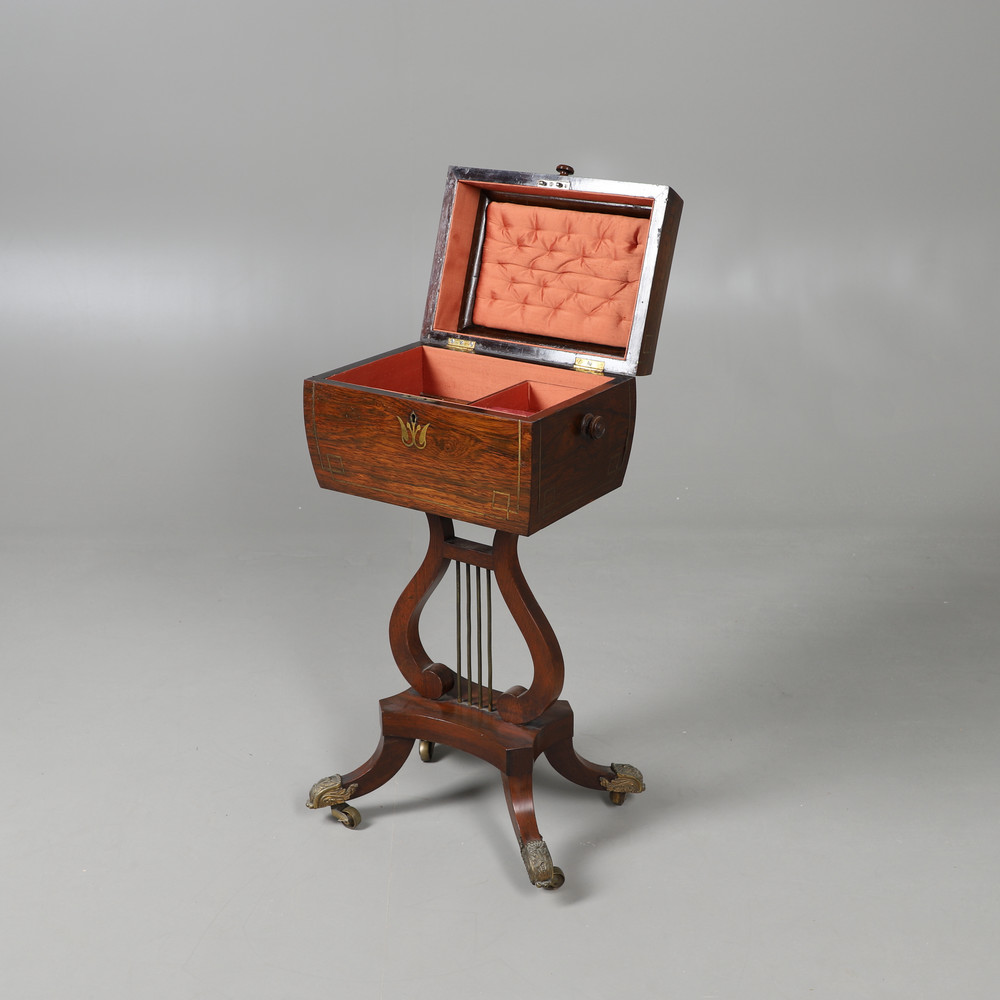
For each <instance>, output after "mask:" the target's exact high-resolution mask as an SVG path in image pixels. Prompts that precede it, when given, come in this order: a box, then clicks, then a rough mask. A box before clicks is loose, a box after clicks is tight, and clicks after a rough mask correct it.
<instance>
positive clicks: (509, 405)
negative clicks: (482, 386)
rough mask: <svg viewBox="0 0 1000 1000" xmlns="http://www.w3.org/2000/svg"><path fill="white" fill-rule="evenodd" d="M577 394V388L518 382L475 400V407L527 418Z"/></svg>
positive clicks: (578, 390)
mask: <svg viewBox="0 0 1000 1000" xmlns="http://www.w3.org/2000/svg"><path fill="white" fill-rule="evenodd" d="M579 394H580V389H579V387H569V386H564V385H551V384H550V383H548V382H518V383H517V385H512V386H510V387H509V388H507V389H501V390H500V392H495V393H493V395H491V396H486V397H485V398H484V399H477V400H476V402H475V405H476V406H482V407H483V408H484V409H487V410H499V411H501V412H503V413H513V414H516V415H518V416H523V417H529V416H531V415H532V414H533V413H539V412H541V411H542V410H547V409H548V408H549V407H550V406H558V405H559V404H560V403H564V402H566V400H567V399H572V398H573V397H574V396H578V395H579Z"/></svg>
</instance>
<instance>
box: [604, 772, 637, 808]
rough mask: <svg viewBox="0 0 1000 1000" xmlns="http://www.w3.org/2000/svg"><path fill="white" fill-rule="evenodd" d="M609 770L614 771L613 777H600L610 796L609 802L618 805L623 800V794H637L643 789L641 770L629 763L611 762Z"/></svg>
mask: <svg viewBox="0 0 1000 1000" xmlns="http://www.w3.org/2000/svg"><path fill="white" fill-rule="evenodd" d="M611 770H612V771H613V772H614V775H615V776H614V777H613V778H601V784H602V785H603V786H604V787H605V788H606V789H607V790H608V794H609V795H610V797H611V804H612V805H614V806H620V805H621V804H622V803H623V802H624V801H625V796H626V795H629V794H632V795H638V794H639V792H641V791H644V790H645V788H646V786H645V784H643V780H642V772H641V771H640V770H639V768H637V767H633V766H632V765H631V764H612V765H611Z"/></svg>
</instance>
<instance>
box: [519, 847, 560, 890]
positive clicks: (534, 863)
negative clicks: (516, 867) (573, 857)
mask: <svg viewBox="0 0 1000 1000" xmlns="http://www.w3.org/2000/svg"><path fill="white" fill-rule="evenodd" d="M521 860H522V861H523V862H524V867H525V870H526V871H527V872H528V878H529V879H530V880H531V884H532V885H533V886H537V887H538V888H539V889H558V888H559V886H561V885H562V884H563V883H564V882H565V881H566V876H565V875H564V874H563V870H562V869H561V868H556V866H555V865H554V864H552V855H551V854H549V849H548V847H546V846H545V841H544V840H529V841H528V842H527V843H526V844H524V845H523V846H522V848H521Z"/></svg>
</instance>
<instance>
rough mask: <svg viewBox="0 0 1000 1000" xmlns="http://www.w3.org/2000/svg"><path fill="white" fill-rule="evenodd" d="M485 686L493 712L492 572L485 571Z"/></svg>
mask: <svg viewBox="0 0 1000 1000" xmlns="http://www.w3.org/2000/svg"><path fill="white" fill-rule="evenodd" d="M486 671H487V672H486V685H487V687H488V688H489V689H490V695H489V700H490V711H491V712H492V711H493V571H492V570H487V571H486Z"/></svg>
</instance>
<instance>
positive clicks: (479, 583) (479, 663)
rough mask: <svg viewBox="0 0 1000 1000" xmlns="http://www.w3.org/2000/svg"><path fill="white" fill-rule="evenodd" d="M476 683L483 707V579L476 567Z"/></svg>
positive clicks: (480, 705) (480, 703)
mask: <svg viewBox="0 0 1000 1000" xmlns="http://www.w3.org/2000/svg"><path fill="white" fill-rule="evenodd" d="M476 684H477V686H478V687H479V707H480V708H482V707H483V580H482V571H481V570H480V568H479V567H478V566H477V567H476Z"/></svg>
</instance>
